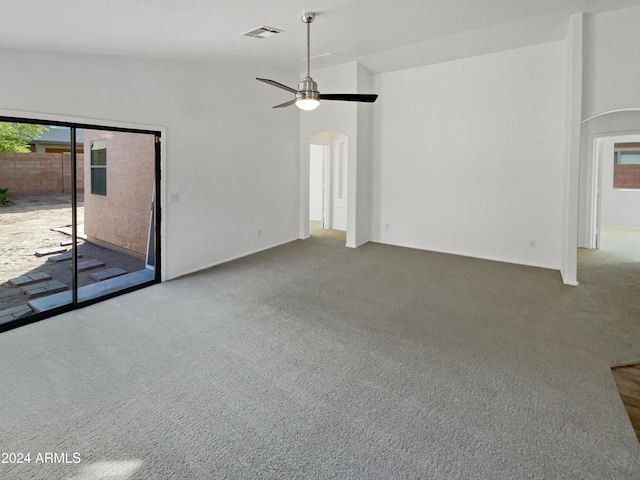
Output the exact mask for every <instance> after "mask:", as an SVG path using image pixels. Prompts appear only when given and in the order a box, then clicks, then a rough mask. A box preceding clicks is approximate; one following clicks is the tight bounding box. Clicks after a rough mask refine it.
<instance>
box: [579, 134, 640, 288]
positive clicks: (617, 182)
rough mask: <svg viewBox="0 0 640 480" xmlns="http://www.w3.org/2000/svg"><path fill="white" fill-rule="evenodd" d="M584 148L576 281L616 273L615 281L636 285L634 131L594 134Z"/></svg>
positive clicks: (639, 160) (639, 278)
mask: <svg viewBox="0 0 640 480" xmlns="http://www.w3.org/2000/svg"><path fill="white" fill-rule="evenodd" d="M603 130H604V129H603ZM584 147H586V148H584ZM584 147H583V148H584V149H585V153H586V158H585V160H586V161H585V163H584V165H585V166H586V167H587V168H585V169H584V176H583V177H582V181H584V187H585V188H584V189H583V193H582V194H583V199H584V201H583V205H584V211H583V212H582V214H581V215H580V219H581V222H582V224H581V225H580V235H581V239H580V246H581V247H582V248H580V249H579V251H578V273H579V280H580V282H581V283H588V284H598V283H601V282H603V281H604V279H605V278H607V275H609V274H610V273H612V272H616V276H618V277H619V278H618V281H620V282H627V283H628V284H629V286H630V285H638V284H640V131H637V132H633V131H624V132H621V133H615V132H611V133H610V132H607V131H603V132H596V133H594V134H592V135H590V137H589V144H588V145H586V146H584Z"/></svg>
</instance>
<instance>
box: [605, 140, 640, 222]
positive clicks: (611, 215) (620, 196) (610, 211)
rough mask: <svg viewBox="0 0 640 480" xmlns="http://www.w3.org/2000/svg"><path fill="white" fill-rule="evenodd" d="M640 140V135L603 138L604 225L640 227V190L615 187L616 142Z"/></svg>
mask: <svg viewBox="0 0 640 480" xmlns="http://www.w3.org/2000/svg"><path fill="white" fill-rule="evenodd" d="M624 142H640V135H626V136H619V137H607V138H604V139H602V157H601V161H602V167H601V168H602V190H601V191H602V200H601V202H602V207H601V215H602V217H601V220H600V225H601V226H603V227H622V228H640V190H624V189H615V188H613V149H614V145H615V144H616V143H624Z"/></svg>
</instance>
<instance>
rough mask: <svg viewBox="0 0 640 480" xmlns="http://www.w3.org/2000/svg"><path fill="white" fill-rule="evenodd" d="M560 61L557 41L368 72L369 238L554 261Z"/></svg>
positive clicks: (561, 117)
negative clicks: (371, 97) (372, 100)
mask: <svg viewBox="0 0 640 480" xmlns="http://www.w3.org/2000/svg"><path fill="white" fill-rule="evenodd" d="M565 62H566V58H565V42H555V43H549V44H543V45H537V46H533V47H526V48H521V49H516V50H509V51H505V52H500V53H495V54H490V55H485V56H480V57H474V58H467V59H463V60H458V61H453V62H448V63H442V64H437V65H431V66H425V67H421V68H415V69H411V70H403V71H399V72H392V73H386V74H380V75H377V76H375V77H374V90H376V92H377V93H379V94H380V98H379V99H378V103H377V104H376V109H375V111H374V121H373V123H374V131H373V138H374V140H373V169H372V186H373V189H372V215H371V217H372V234H371V237H372V240H374V241H378V242H383V243H389V244H395V245H403V246H408V247H414V248H421V249H427V250H436V251H442V252H448V253H455V254H460V255H468V256H473V257H481V258H489V259H496V260H502V261H508V262H513V263H521V264H528V265H536V266H541V267H548V268H553V269H559V268H560V261H561V249H562V240H563V235H562V205H563V175H564V128H565V124H564V121H565V95H566V93H565ZM387 226H388V228H387ZM530 240H535V241H536V248H530Z"/></svg>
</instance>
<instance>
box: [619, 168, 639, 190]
mask: <svg viewBox="0 0 640 480" xmlns="http://www.w3.org/2000/svg"><path fill="white" fill-rule="evenodd" d="M613 188H640V165H614V166H613Z"/></svg>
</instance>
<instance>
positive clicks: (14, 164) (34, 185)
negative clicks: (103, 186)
mask: <svg viewBox="0 0 640 480" xmlns="http://www.w3.org/2000/svg"><path fill="white" fill-rule="evenodd" d="M77 157H78V159H77V164H78V175H77V177H78V192H79V193H84V155H83V154H78V156H77ZM0 187H2V188H8V189H9V192H11V193H12V194H13V195H15V196H22V197H27V196H33V195H59V194H67V193H68V194H71V188H72V186H71V154H70V153H14V152H0Z"/></svg>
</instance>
